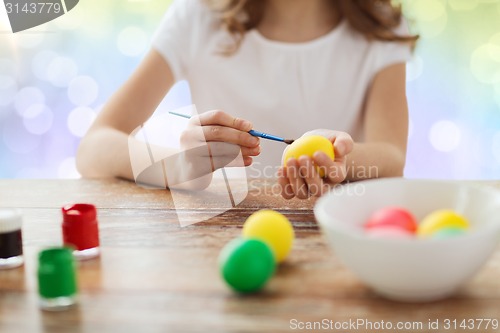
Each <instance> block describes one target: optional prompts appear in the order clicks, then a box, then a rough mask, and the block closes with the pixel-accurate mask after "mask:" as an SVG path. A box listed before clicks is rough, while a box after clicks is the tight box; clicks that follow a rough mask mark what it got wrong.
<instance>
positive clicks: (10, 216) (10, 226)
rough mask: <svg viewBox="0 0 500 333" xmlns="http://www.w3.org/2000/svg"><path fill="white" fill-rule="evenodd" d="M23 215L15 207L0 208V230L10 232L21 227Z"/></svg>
mask: <svg viewBox="0 0 500 333" xmlns="http://www.w3.org/2000/svg"><path fill="white" fill-rule="evenodd" d="M22 222H23V216H22V214H21V212H20V211H19V210H17V209H11V208H0V232H1V233H6V232H12V231H16V230H19V229H21V225H22Z"/></svg>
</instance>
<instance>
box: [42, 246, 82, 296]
mask: <svg viewBox="0 0 500 333" xmlns="http://www.w3.org/2000/svg"><path fill="white" fill-rule="evenodd" d="M75 267H76V265H75V261H74V259H73V253H72V251H71V249H69V248H65V247H53V248H48V249H45V250H42V251H41V252H40V253H39V255H38V291H39V293H40V295H41V296H42V297H44V298H56V297H65V296H72V295H75V294H76V293H77V281H76V268H75Z"/></svg>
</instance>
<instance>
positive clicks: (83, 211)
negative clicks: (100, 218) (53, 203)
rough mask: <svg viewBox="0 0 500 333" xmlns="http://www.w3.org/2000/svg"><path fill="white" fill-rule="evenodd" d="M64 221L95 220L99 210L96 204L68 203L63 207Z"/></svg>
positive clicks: (81, 221) (83, 221)
mask: <svg viewBox="0 0 500 333" xmlns="http://www.w3.org/2000/svg"><path fill="white" fill-rule="evenodd" d="M62 213H63V221H64V222H68V223H87V222H93V221H95V219H96V218H97V211H96V208H95V206H94V205H91V204H86V203H77V204H74V205H67V206H64V207H63V208H62Z"/></svg>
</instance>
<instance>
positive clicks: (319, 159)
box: [313, 152, 347, 184]
mask: <svg viewBox="0 0 500 333" xmlns="http://www.w3.org/2000/svg"><path fill="white" fill-rule="evenodd" d="M313 160H314V163H315V164H316V165H317V166H318V168H320V169H322V170H324V172H325V178H326V180H328V182H330V183H333V184H338V183H341V182H343V181H344V180H345V178H346V176H347V170H346V166H345V163H344V162H343V161H332V159H331V158H330V157H328V156H327V155H326V154H325V153H323V152H316V153H314V156H313Z"/></svg>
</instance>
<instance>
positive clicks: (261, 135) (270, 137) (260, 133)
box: [248, 130, 285, 142]
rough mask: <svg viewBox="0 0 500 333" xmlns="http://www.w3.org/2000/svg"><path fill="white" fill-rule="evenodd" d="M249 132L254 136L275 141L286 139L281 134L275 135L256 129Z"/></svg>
mask: <svg viewBox="0 0 500 333" xmlns="http://www.w3.org/2000/svg"><path fill="white" fill-rule="evenodd" d="M248 134H250V135H253V136H258V137H259V138H263V139H268V140H273V141H279V142H284V141H285V139H283V138H280V137H279V136H274V135H271V134H267V133H262V132H259V131H254V130H251V131H248Z"/></svg>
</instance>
